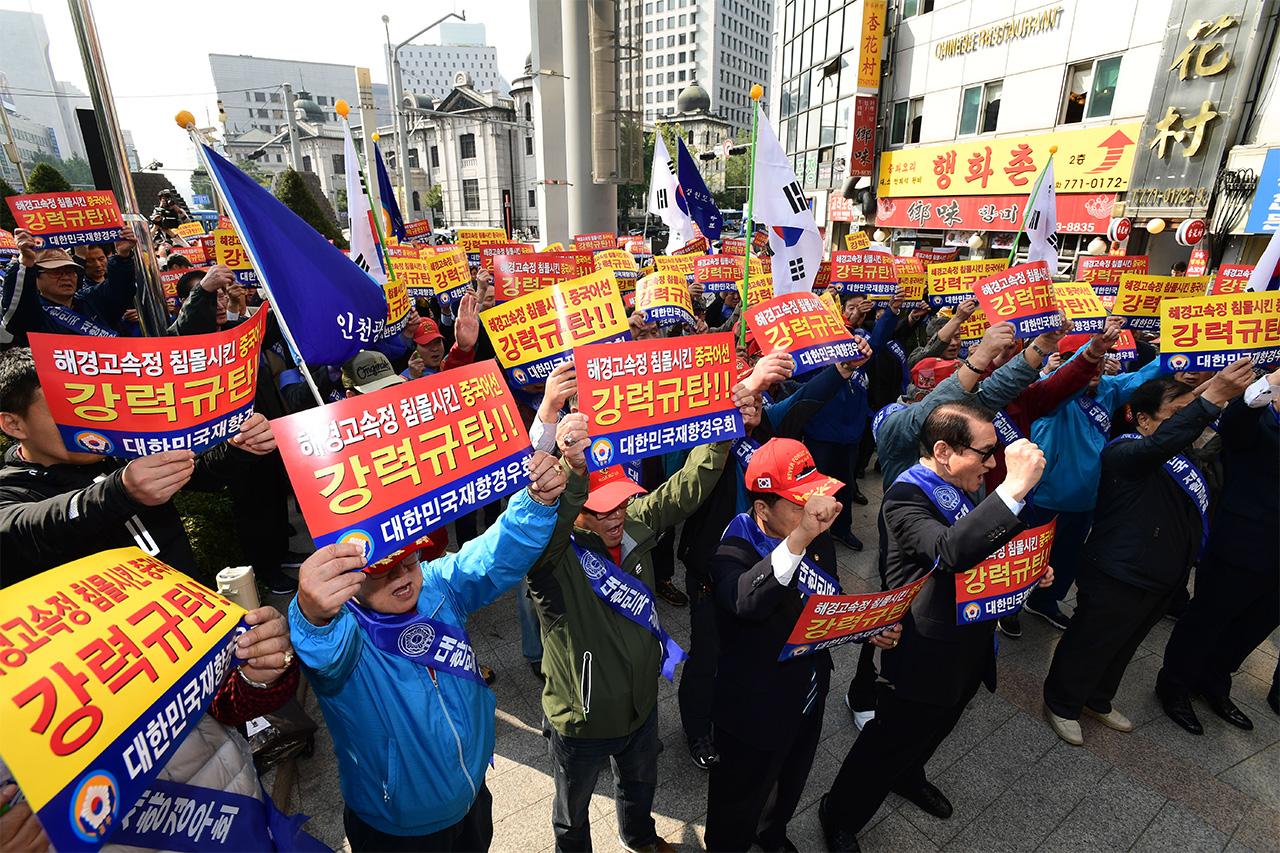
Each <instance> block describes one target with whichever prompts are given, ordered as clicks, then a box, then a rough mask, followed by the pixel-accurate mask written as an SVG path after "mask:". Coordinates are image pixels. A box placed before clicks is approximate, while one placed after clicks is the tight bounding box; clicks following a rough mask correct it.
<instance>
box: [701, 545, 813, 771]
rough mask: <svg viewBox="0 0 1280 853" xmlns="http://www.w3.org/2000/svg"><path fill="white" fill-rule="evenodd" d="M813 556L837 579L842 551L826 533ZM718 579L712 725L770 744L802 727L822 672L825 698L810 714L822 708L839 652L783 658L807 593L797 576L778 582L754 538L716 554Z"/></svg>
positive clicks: (713, 564)
mask: <svg viewBox="0 0 1280 853" xmlns="http://www.w3.org/2000/svg"><path fill="white" fill-rule="evenodd" d="M808 557H809V559H810V560H813V561H814V563H815V565H817V566H818V567H819V568H821V569H824V570H825V571H826V572H827V573H828V574H830V575H831V576H832V577H835V576H836V549H835V545H834V543H833V542H832V540H831V537H830V536H828V535H827V534H826V533H822V534H820V535H819V536H818V538H816V539H814V540H813V542H812V543H810V545H809V550H808ZM711 577H712V581H713V583H714V587H715V599H716V624H717V627H718V628H719V631H720V659H719V664H718V668H717V670H716V684H715V696H714V699H713V702H712V709H711V719H712V722H713V723H714V724H715V727H716V728H717V729H723V730H724V731H726V732H728V733H729V734H731V735H733V736H734V737H736V738H738V739H739V740H745V741H748V742H751V743H756V744H759V745H760V747H761V748H763V749H770V748H772V747H773V746H775V745H778V743H779V742H780V741H782V740H784V738H785V736H786V735H787V734H788V733H789V732H790V731H791V730H792V729H794V728H795V725H796V721H797V720H798V719H799V717H800V715H801V713H802V712H803V711H804V705H805V699H806V698H807V697H808V695H809V687H810V684H811V683H812V678H813V673H814V671H815V669H816V671H817V673H818V699H817V703H816V705H815V707H814V709H813V710H812V711H810V713H812V714H821V713H822V711H823V700H824V699H825V697H826V695H827V688H828V687H829V686H830V683H831V669H832V664H831V653H830V652H825V651H823V652H814V653H813V654H809V655H805V656H803V657H799V658H794V659H792V660H788V661H781V662H780V661H779V660H778V655H780V654H781V653H782V648H783V646H785V645H786V642H787V638H788V637H790V636H791V631H792V629H793V628H795V626H796V620H797V619H799V618H800V612H801V611H802V610H803V609H804V596H803V595H802V594H801V593H800V591H799V590H798V589H796V582H795V579H794V578H792V581H791V584H790V586H783V585H782V584H780V583H778V579H777V578H776V577H774V574H773V566H772V564H771V563H770V562H769V558H768V557H761V556H760V555H759V554H757V553H756V549H755V547H754V546H752V544H751V543H750V542H748V541H746V540H745V539H739V538H737V537H728V538H726V539H724V540H723V541H722V542H721V543H720V547H719V549H718V550H717V551H716V552H715V555H714V556H713V557H712V558H711Z"/></svg>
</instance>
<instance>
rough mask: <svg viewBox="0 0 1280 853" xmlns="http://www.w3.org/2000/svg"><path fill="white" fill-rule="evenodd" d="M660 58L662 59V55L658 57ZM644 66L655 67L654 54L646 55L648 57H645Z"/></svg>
mask: <svg viewBox="0 0 1280 853" xmlns="http://www.w3.org/2000/svg"><path fill="white" fill-rule="evenodd" d="M658 58H659V59H661V58H662V57H658ZM644 67H645V68H652V67H653V57H652V56H646V57H645V58H644Z"/></svg>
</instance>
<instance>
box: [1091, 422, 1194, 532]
mask: <svg viewBox="0 0 1280 853" xmlns="http://www.w3.org/2000/svg"><path fill="white" fill-rule="evenodd" d="M1128 438H1142V436H1141V435H1139V434H1138V433H1136V432H1127V433H1125V434H1124V435H1120V436H1116V437H1115V438H1114V439H1113V440H1112V441H1109V442H1107V444H1108V445H1111V444H1114V443H1115V442H1117V441H1123V440H1125V439H1128ZM1164 470H1165V471H1167V472H1168V473H1169V476H1170V477H1172V478H1173V481H1174V482H1175V483H1177V484H1178V485H1179V486H1181V487H1182V490H1183V491H1184V492H1186V493H1187V497H1189V498H1191V502H1192V503H1194V504H1195V505H1196V509H1197V510H1199V511H1200V530H1201V538H1200V551H1201V552H1203V551H1204V545H1205V543H1206V542H1208V541H1209V484H1208V483H1206V482H1205V480H1204V475H1203V474H1201V473H1200V469H1199V468H1197V467H1196V464H1195V463H1194V462H1192V461H1191V460H1190V459H1188V458H1187V457H1186V456H1184V455H1183V454H1181V453H1179V454H1178V455H1177V456H1174V457H1172V458H1170V459H1166V460H1165V462H1164Z"/></svg>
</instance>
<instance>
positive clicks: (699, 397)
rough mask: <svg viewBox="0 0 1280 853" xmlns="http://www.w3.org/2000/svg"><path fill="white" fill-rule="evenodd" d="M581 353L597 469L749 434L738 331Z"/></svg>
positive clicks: (577, 358) (584, 408)
mask: <svg viewBox="0 0 1280 853" xmlns="http://www.w3.org/2000/svg"><path fill="white" fill-rule="evenodd" d="M573 358H574V363H575V364H576V365H577V368H578V409H579V411H581V412H583V413H584V414H586V415H587V417H588V418H589V419H590V421H591V436H592V439H591V448H590V452H589V453H588V454H587V465H588V467H590V468H591V469H592V470H595V471H598V470H600V469H602V468H608V467H609V466H611V465H621V464H624V463H626V462H630V461H631V460H633V459H642V458H644V457H646V456H653V455H656V454H659V453H667V452H668V451H672V450H682V449H684V448H686V447H694V446H696V445H699V444H706V443H707V442H711V441H724V440H726V439H730V438H736V437H738V436H741V435H742V434H743V425H742V414H741V412H739V411H738V408H737V407H736V406H734V404H733V386H734V385H735V384H737V372H738V371H737V355H736V352H735V350H734V339H733V334H732V333H730V332H724V333H722V334H715V335H696V336H688V337H677V338H661V339H659V340H654V341H620V342H617V343H601V344H592V345H590V346H585V347H578V348H576V349H575V350H574V353H573Z"/></svg>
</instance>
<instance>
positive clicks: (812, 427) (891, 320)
mask: <svg viewBox="0 0 1280 853" xmlns="http://www.w3.org/2000/svg"><path fill="white" fill-rule="evenodd" d="M897 327H898V315H897V314H894V313H893V312H892V311H885V312H884V315H883V316H882V317H881V318H880V319H879V320H877V321H876V325H875V329H874V330H873V331H872V332H871V341H870V343H871V350H872V353H873V355H872V358H875V357H877V356H878V355H879V353H880V351H881V350H882V349H883V348H884V347H885V346H887V345H888V343H889V341H891V340H892V339H893V332H894V330H895V329H897ZM867 381H868V380H867V375H866V365H864V366H863V367H862V368H859V370H858V372H855V373H854V375H853V376H852V377H851V378H849V379H847V380H845V381H844V383H843V385H842V386H841V388H840V390H839V391H838V392H836V395H835V396H834V397H832V398H831V401H830V402H829V403H827V404H826V405H825V406H823V407H822V409H821V410H819V412H818V413H817V414H816V415H814V416H813V417H812V418H810V419H809V423H807V424H805V428H804V431H805V435H806V436H808V437H809V438H816V439H818V440H819V441H834V442H839V443H840V444H847V445H857V444H858V442H860V441H862V433H863V432H864V431H865V430H866V428H867V418H869V417H871V406H870V404H869V403H868V402H867V386H866V385H863V384H862V383H863V382H867Z"/></svg>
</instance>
